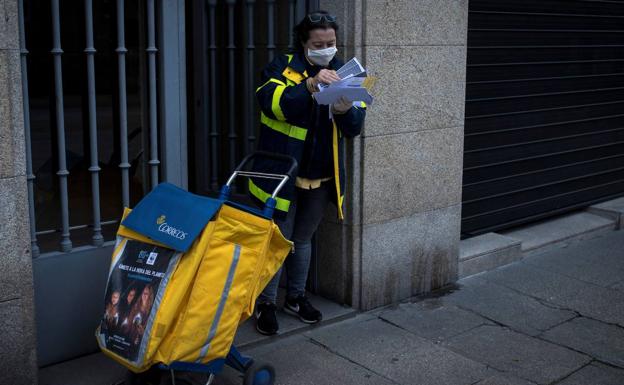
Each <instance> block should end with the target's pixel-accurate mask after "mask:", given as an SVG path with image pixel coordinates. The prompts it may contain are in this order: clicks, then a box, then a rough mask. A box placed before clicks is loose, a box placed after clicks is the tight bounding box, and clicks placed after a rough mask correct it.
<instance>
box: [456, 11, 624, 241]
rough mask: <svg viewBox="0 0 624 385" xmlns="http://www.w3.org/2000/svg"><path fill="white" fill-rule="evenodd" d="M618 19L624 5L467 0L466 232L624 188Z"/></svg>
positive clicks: (623, 68) (622, 40)
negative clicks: (468, 0)
mask: <svg viewBox="0 0 624 385" xmlns="http://www.w3.org/2000/svg"><path fill="white" fill-rule="evenodd" d="M622 26H624V3H622V2H614V1H582V0H573V1H571V0H565V1H564V0H547V1H544V0H530V1H527V0H508V1H497V0H471V1H470V2H469V18H468V68H467V88H466V124H465V142H464V146H465V148H464V150H465V153H464V177H463V206H462V235H463V236H471V235H476V234H479V233H484V232H487V231H492V230H497V229H502V228H506V227H510V226H514V225H518V224H521V223H526V222H529V221H534V220H538V219H541V218H545V217H548V216H551V215H554V214H558V213H563V212H566V211H569V210H573V209H576V208H580V207H584V206H588V205H590V204H592V203H595V202H599V201H604V200H607V199H611V198H613V197H617V196H621V195H624V49H623V47H624V29H623V28H622Z"/></svg>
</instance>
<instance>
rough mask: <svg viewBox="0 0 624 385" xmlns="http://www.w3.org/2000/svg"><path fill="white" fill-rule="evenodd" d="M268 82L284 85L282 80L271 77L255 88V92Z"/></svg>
mask: <svg viewBox="0 0 624 385" xmlns="http://www.w3.org/2000/svg"><path fill="white" fill-rule="evenodd" d="M269 83H275V84H278V85H280V86H285V85H286V84H284V82H283V81H281V80H278V79H275V78H271V79H269V80H267V81H266V83H264V84H263V85H261V86H260V87H258V88H256V92H258V91H260V89H262V87H264V86H266V85H267V84H269Z"/></svg>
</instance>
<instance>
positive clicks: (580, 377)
mask: <svg viewBox="0 0 624 385" xmlns="http://www.w3.org/2000/svg"><path fill="white" fill-rule="evenodd" d="M589 384H591V385H624V370H622V369H617V368H613V367H610V366H607V365H602V364H600V363H592V364H591V365H587V366H586V367H584V368H583V369H581V370H579V371H578V372H576V373H573V374H572V375H571V376H570V377H568V378H566V379H564V380H563V381H561V382H559V383H558V384H557V385H589Z"/></svg>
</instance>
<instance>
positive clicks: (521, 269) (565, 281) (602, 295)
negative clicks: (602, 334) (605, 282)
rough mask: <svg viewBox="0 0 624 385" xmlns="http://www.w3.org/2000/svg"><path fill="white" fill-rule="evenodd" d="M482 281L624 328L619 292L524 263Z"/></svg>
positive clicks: (622, 308) (623, 314) (623, 310)
mask: <svg viewBox="0 0 624 385" xmlns="http://www.w3.org/2000/svg"><path fill="white" fill-rule="evenodd" d="M479 278H483V279H485V280H487V281H490V282H494V283H496V284H499V285H501V286H505V287H508V288H511V289H513V290H517V291H519V292H521V293H524V294H526V295H528V296H531V297H536V298H540V299H542V300H546V301H547V302H549V303H552V304H554V305H557V306H559V307H561V308H564V309H568V310H573V311H577V312H579V313H580V314H581V315H584V316H587V317H589V318H594V319H598V320H600V321H604V322H607V323H614V324H616V323H617V324H619V325H622V326H624V296H622V293H621V292H620V291H618V290H614V289H611V288H604V287H601V286H597V285H594V284H591V283H587V282H584V281H580V280H578V279H574V278H570V277H567V276H564V275H561V274H558V273H553V272H550V271H546V270H541V269H538V268H536V267H534V266H531V265H528V264H526V263H524V262H519V263H515V264H512V265H509V266H505V267H502V268H500V269H497V270H494V271H492V272H489V273H487V274H483V275H480V276H479Z"/></svg>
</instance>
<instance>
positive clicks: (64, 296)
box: [19, 0, 187, 366]
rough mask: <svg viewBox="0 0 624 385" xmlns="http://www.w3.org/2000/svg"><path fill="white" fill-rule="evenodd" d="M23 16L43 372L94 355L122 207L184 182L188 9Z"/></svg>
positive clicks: (48, 5)
mask: <svg viewBox="0 0 624 385" xmlns="http://www.w3.org/2000/svg"><path fill="white" fill-rule="evenodd" d="M19 12H20V40H21V51H22V55H21V60H22V62H21V67H22V84H23V96H24V98H23V100H24V120H25V139H26V158H27V183H28V197H29V215H30V223H31V246H32V254H33V258H34V260H33V272H34V284H35V310H36V325H37V345H38V346H37V351H38V361H39V365H40V366H43V365H47V364H51V363H54V362H58V361H62V360H65V359H68V358H71V357H75V356H78V355H81V354H85V353H88V352H92V351H94V350H95V348H96V345H95V342H94V338H93V333H94V327H95V325H97V323H98V321H99V318H100V317H101V311H102V300H101V297H102V293H103V288H104V286H105V281H106V273H107V271H108V265H109V263H110V262H109V261H110V255H111V250H112V240H113V239H114V233H115V231H116V228H117V226H118V224H119V219H120V215H121V212H122V208H123V207H124V206H132V205H133V204H134V203H136V202H137V201H138V200H139V199H140V198H141V197H142V196H143V195H144V194H145V193H146V192H147V191H149V190H150V189H151V188H152V187H154V186H155V185H156V184H157V183H158V182H159V180H161V179H167V180H172V181H174V182H176V183H178V184H183V185H184V183H185V179H186V176H185V174H186V167H187V165H186V162H185V160H184V157H185V156H186V153H185V148H186V143H185V142H184V143H183V145H182V144H181V140H180V138H184V140H185V139H186V125H185V120H184V119H185V118H186V102H185V97H186V90H185V88H184V85H185V84H186V83H185V76H186V73H185V60H184V38H185V35H184V5H183V3H179V2H177V1H155V0H142V1H138V2H126V1H124V0H117V1H115V2H113V1H92V0H73V1H72V0H64V1H62V2H60V1H59V0H51V1H48V2H41V1H33V0H20V1H19ZM165 29H166V30H167V34H164V33H163V30H165ZM180 52H181V53H182V57H181V58H180V57H179V56H180V55H179V54H180ZM171 57H173V60H171ZM171 138H177V140H176V139H171ZM162 142H164V143H165V145H163V144H162ZM181 153H182V155H183V156H181V155H180V154H181ZM161 160H164V162H163V164H161Z"/></svg>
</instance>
